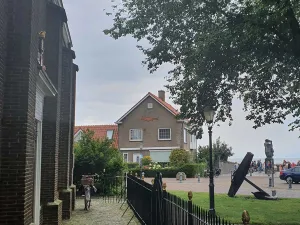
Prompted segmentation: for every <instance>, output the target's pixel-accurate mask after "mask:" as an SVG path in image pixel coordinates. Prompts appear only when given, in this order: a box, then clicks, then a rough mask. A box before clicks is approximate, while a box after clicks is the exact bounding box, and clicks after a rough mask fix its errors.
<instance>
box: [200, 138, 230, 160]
mask: <svg viewBox="0 0 300 225" xmlns="http://www.w3.org/2000/svg"><path fill="white" fill-rule="evenodd" d="M212 150H213V158H214V159H215V160H217V159H219V158H220V160H221V161H224V162H226V161H228V157H230V156H233V155H234V153H233V152H232V147H230V146H229V145H228V144H227V143H225V142H222V141H221V139H220V137H218V138H217V140H216V141H215V142H214V143H213V145H212ZM197 160H198V161H203V160H204V161H206V162H208V161H209V146H208V145H206V146H199V148H198V154H197Z"/></svg>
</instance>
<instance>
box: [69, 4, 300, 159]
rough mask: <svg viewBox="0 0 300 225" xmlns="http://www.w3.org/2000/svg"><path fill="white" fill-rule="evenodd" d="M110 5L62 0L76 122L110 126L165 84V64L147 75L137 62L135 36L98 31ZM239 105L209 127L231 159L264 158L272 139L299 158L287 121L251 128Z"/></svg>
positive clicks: (281, 153)
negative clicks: (229, 117)
mask: <svg viewBox="0 0 300 225" xmlns="http://www.w3.org/2000/svg"><path fill="white" fill-rule="evenodd" d="M110 5H111V3H110V0H64V7H65V8H66V11H67V15H68V19H69V28H70V32H71V36H72V40H73V45H74V50H75V52H76V56H77V58H76V60H75V63H76V64H78V66H79V73H78V75H77V95H76V125H95V124H113V123H114V122H115V121H116V120H117V119H119V118H120V117H121V116H122V115H123V114H124V113H125V112H126V111H128V110H129V109H130V108H131V107H132V106H133V105H134V104H135V103H136V102H138V101H139V100H140V99H141V98H142V97H143V96H144V95H145V94H146V93H147V92H149V91H150V92H152V93H154V94H157V91H158V90H159V89H164V85H166V84H167V81H166V80H165V79H164V77H165V76H166V75H167V71H168V70H169V69H170V67H168V66H164V67H162V68H161V69H159V71H158V72H156V73H155V74H150V73H149V72H148V71H147V69H146V68H145V67H143V66H142V64H141V61H142V60H143V59H144V56H143V54H142V53H141V52H140V51H139V50H138V49H137V48H136V44H137V43H136V41H135V40H134V39H132V38H130V37H125V38H122V39H119V40H114V39H112V38H110V37H109V36H105V35H104V34H103V32H102V31H103V30H104V29H106V28H110V26H111V24H112V17H108V16H106V15H105V12H104V11H103V10H104V9H105V8H106V9H107V8H109V7H110ZM166 97H167V99H168V97H169V94H168V93H166ZM168 101H169V102H170V103H171V100H168ZM242 106H243V105H242V102H240V101H238V100H236V101H234V104H233V109H234V110H233V117H234V122H233V125H232V126H231V127H229V126H228V124H222V125H221V127H215V128H214V129H213V138H214V139H215V138H217V137H218V136H220V137H221V140H223V141H225V142H226V143H228V144H229V145H230V146H232V147H233V151H234V153H235V156H234V157H235V158H240V157H244V155H245V154H246V152H248V151H250V152H252V153H254V157H262V158H263V157H265V154H264V145H263V144H264V140H265V139H266V138H268V139H271V140H272V141H273V146H274V150H275V157H277V158H295V157H298V156H299V150H300V139H298V136H299V135H300V133H299V132H289V131H288V126H287V124H288V122H287V124H284V125H270V126H266V127H263V128H259V129H257V130H254V129H253V128H252V125H253V124H252V122H249V121H246V120H245V115H246V114H245V113H244V112H243V111H242ZM177 108H179V107H178V106H177ZM199 143H200V144H203V145H206V144H208V136H207V135H204V136H203V139H202V140H199ZM299 159H300V156H299Z"/></svg>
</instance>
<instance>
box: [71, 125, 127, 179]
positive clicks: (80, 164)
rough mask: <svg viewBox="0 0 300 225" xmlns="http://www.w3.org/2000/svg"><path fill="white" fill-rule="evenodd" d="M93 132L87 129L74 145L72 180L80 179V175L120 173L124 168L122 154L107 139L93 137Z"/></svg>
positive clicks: (113, 174) (112, 174)
mask: <svg viewBox="0 0 300 225" xmlns="http://www.w3.org/2000/svg"><path fill="white" fill-rule="evenodd" d="M93 136H94V132H93V131H90V130H87V131H85V132H84V133H83V135H82V139H81V140H80V141H79V142H78V143H76V144H75V145H74V154H75V165H74V180H75V181H77V182H78V181H80V179H81V175H86V174H95V173H97V174H102V173H103V171H104V169H105V173H106V174H109V175H111V176H115V175H120V174H121V172H122V171H123V169H124V163H123V159H122V156H121V154H120V152H119V151H118V149H116V148H114V147H113V143H112V141H111V140H109V139H107V138H106V139H103V140H99V139H94V138H93Z"/></svg>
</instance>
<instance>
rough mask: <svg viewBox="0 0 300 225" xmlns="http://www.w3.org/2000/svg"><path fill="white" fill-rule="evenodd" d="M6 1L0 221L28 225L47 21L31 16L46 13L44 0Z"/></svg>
mask: <svg viewBox="0 0 300 225" xmlns="http://www.w3.org/2000/svg"><path fill="white" fill-rule="evenodd" d="M2 2H3V1H1V3H0V4H2ZM4 2H6V4H7V22H8V24H7V26H8V29H7V55H6V78H5V83H4V89H2V90H4V101H3V117H2V131H3V132H2V137H1V164H0V167H1V170H0V171H1V181H2V183H1V185H0V189H1V190H0V224H25V225H27V224H30V223H31V222H32V216H33V210H32V208H33V182H34V179H33V178H34V177H33V173H32V171H33V168H34V153H35V152H34V146H35V118H34V117H35V113H34V111H35V90H36V76H37V73H38V69H37V62H36V59H37V51H36V49H37V43H36V42H35V40H37V38H38V31H39V30H40V29H42V25H43V24H42V23H43V20H37V21H33V20H31V18H35V17H36V16H37V15H38V14H39V13H41V10H43V4H44V3H45V2H44V1H37V0H36V1H33V0H24V1H18V0H11V1H4ZM2 16H3V15H2ZM1 33H2V32H1ZM2 34H3V33H2ZM12 215H13V216H12Z"/></svg>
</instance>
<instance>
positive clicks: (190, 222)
mask: <svg viewBox="0 0 300 225" xmlns="http://www.w3.org/2000/svg"><path fill="white" fill-rule="evenodd" d="M188 198H189V201H188V225H193V222H194V221H193V202H192V198H193V192H192V191H189V192H188Z"/></svg>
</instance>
